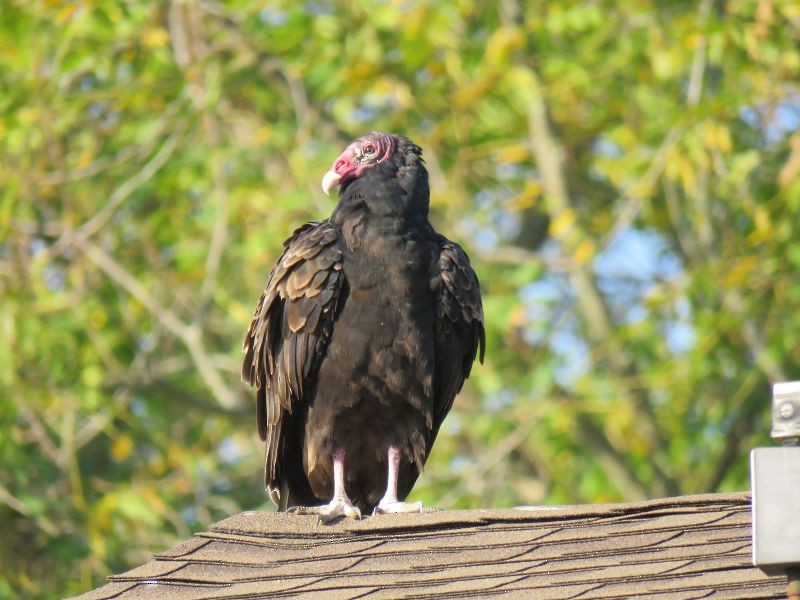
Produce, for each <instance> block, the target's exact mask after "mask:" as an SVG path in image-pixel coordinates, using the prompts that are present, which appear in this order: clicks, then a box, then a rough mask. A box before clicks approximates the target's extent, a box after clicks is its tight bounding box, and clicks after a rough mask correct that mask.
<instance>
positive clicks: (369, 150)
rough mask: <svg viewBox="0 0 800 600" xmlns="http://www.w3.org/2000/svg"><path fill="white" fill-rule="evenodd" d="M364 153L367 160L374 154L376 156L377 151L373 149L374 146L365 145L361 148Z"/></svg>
mask: <svg viewBox="0 0 800 600" xmlns="http://www.w3.org/2000/svg"><path fill="white" fill-rule="evenodd" d="M362 150H363V152H364V156H365V157H367V158H372V157H373V156H375V155H376V154H378V149H377V148H376V147H375V144H367V145H366V146H364V147H363V148H362Z"/></svg>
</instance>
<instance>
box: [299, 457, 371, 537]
mask: <svg viewBox="0 0 800 600" xmlns="http://www.w3.org/2000/svg"><path fill="white" fill-rule="evenodd" d="M331 458H332V459H333V499H332V500H331V501H330V502H329V503H328V504H323V505H322V506H293V507H291V508H290V509H288V510H287V512H293V513H297V514H298V515H319V518H320V520H321V521H322V522H323V523H330V522H331V521H334V520H336V519H337V518H339V517H348V518H350V519H360V518H361V511H360V510H358V507H357V506H353V502H352V501H351V500H350V498H348V496H347V492H346V491H345V489H344V451H342V450H336V451H334V453H333V455H332V456H331Z"/></svg>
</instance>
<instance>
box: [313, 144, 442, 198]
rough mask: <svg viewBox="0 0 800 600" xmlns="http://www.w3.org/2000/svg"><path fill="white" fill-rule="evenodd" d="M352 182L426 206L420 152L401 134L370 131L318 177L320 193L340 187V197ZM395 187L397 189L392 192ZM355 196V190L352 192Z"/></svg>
mask: <svg viewBox="0 0 800 600" xmlns="http://www.w3.org/2000/svg"><path fill="white" fill-rule="evenodd" d="M355 182H361V183H360V184H359V186H355V187H362V186H363V187H364V188H366V189H367V190H373V191H377V190H379V189H386V188H388V189H387V190H386V191H387V192H389V193H390V194H391V195H395V194H396V193H397V192H399V193H401V194H407V195H409V196H412V197H414V198H415V199H416V200H417V201H418V202H416V204H420V202H419V201H421V204H422V205H424V206H425V210H424V212H425V213H427V204H428V195H429V190H428V172H427V170H426V169H425V163H424V161H423V160H422V149H421V148H420V147H419V146H417V145H416V144H415V143H414V142H412V141H411V140H409V139H408V138H406V137H403V136H402V135H393V134H388V133H384V132H382V131H373V132H371V133H367V134H365V135H362V136H361V137H359V138H356V139H355V140H353V141H352V142H351V143H350V145H349V146H347V148H345V149H344V152H342V153H341V154H340V155H339V157H338V158H337V159H336V160H335V161H333V165H331V168H330V170H329V171H328V172H327V173H325V176H324V177H323V178H322V191H323V192H325V194H330V191H331V190H332V189H333V188H335V187H339V188H340V197H341V195H342V194H344V193H345V191H346V190H347V188H348V187H350V186H351V185H352V184H354V183H355ZM394 186H399V188H400V189H399V190H394V189H392V188H393V187H394ZM353 192H354V193H356V190H353Z"/></svg>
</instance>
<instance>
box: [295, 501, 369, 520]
mask: <svg viewBox="0 0 800 600" xmlns="http://www.w3.org/2000/svg"><path fill="white" fill-rule="evenodd" d="M286 512H289V513H294V514H296V515H317V516H318V517H319V520H320V521H322V522H323V523H326V524H327V523H331V522H333V521H335V520H336V519H338V518H340V517H346V518H348V519H356V520H358V519H360V518H361V511H360V510H359V509H358V507H357V506H353V504H352V503H351V502H350V501H348V500H341V499H334V500H331V501H330V503H328V504H323V505H322V506H292V507H291V508H288V509H287V510H286Z"/></svg>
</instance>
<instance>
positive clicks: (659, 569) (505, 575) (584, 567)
mask: <svg viewBox="0 0 800 600" xmlns="http://www.w3.org/2000/svg"><path fill="white" fill-rule="evenodd" d="M750 544H751V530H750V496H749V494H745V493H739V494H707V495H701V496H682V497H677V498H666V499H663V500H650V501H646V502H638V503H632V504H608V505H587V506H563V507H525V508H520V509H509V510H469V511H441V512H429V513H424V514H416V515H380V516H374V517H368V518H365V519H363V520H361V521H356V522H353V521H341V522H339V523H335V524H333V525H322V524H320V523H318V522H317V519H316V518H315V517H308V516H300V515H290V514H285V513H260V512H259V513H257V512H245V513H241V514H239V515H235V516H232V517H230V518H227V519H225V520H223V521H220V522H219V523H216V524H214V525H212V526H211V527H210V528H209V530H208V531H207V532H203V533H200V534H198V535H197V536H196V537H195V538H194V539H192V540H188V541H186V542H183V543H181V544H179V545H178V546H176V547H174V548H172V549H171V550H168V551H166V552H164V553H162V554H159V555H157V556H155V557H154V560H153V561H151V562H149V563H147V564H145V565H142V566H140V567H137V568H136V569H133V570H131V571H128V572H127V573H121V574H119V575H114V576H112V577H110V582H109V583H108V584H107V585H105V586H103V587H101V588H98V589H96V590H93V591H91V592H89V593H87V594H84V595H83V596H80V597H79V598H80V600H104V599H107V598H125V599H134V598H159V599H160V598H167V599H171V598H174V599H176V600H189V599H192V600H194V599H211V598H214V599H220V600H222V599H226V600H227V599H232V598H265V597H274V598H281V597H293V596H303V597H314V598H325V599H326V600H327V599H329V598H330V599H336V598H348V599H355V598H420V599H422V598H484V597H494V596H505V597H519V598H537V599H541V600H547V599H553V600H556V599H559V600H562V599H567V598H576V599H577V598H586V599H588V598H591V599H611V598H645V599H648V600H649V599H652V600H664V599H667V598H669V599H676V600H680V599H687V600H688V599H699V598H729V599H735V598H743V599H744V598H748V599H767V598H774V599H778V598H785V593H786V592H785V590H786V578H785V577H768V576H767V575H765V574H763V573H762V572H761V571H760V570H758V569H756V568H755V567H753V566H752V564H751V563H750V552H751V550H750Z"/></svg>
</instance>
